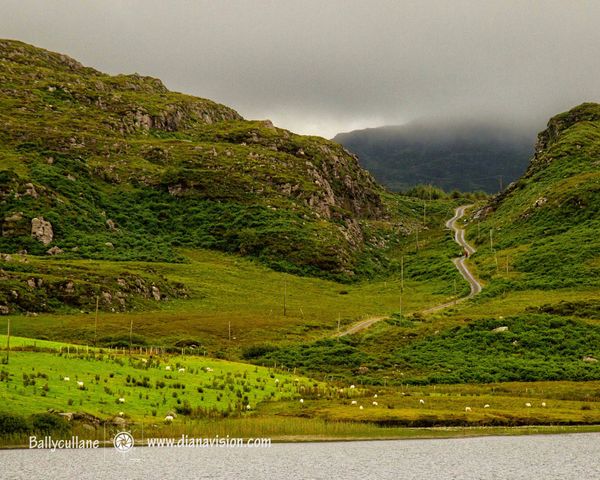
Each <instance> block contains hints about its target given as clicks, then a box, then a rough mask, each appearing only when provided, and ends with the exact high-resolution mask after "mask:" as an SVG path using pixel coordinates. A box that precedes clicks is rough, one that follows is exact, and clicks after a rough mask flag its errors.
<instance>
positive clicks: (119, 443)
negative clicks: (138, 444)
mask: <svg viewBox="0 0 600 480" xmlns="http://www.w3.org/2000/svg"><path fill="white" fill-rule="evenodd" d="M133 443H134V442H133V437H132V436H131V433H129V432H119V433H117V434H116V435H115V438H114V439H113V444H114V446H115V448H116V449H117V450H118V451H119V452H128V451H129V450H131V449H132V448H133Z"/></svg>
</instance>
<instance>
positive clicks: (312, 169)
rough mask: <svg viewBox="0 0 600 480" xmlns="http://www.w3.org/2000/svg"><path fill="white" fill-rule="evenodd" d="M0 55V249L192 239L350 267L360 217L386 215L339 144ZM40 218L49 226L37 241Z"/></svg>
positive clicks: (119, 255) (125, 254) (128, 253)
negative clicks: (36, 231) (0, 231)
mask: <svg viewBox="0 0 600 480" xmlns="http://www.w3.org/2000/svg"><path fill="white" fill-rule="evenodd" d="M0 57H1V58H2V63H0V80H1V87H0V88H1V94H2V99H1V103H0V119H1V122H0V123H1V125H2V126H1V127H0V158H1V159H2V163H1V165H2V170H1V172H0V198H1V201H2V204H1V206H2V210H1V213H2V219H3V221H2V238H1V240H0V251H3V252H7V253H12V252H16V251H18V250H23V249H26V250H27V251H28V252H29V253H33V254H44V253H45V252H46V251H47V250H49V249H51V248H52V247H57V248H60V250H62V251H63V252H62V253H60V254H61V255H63V256H65V257H66V256H68V257H84V258H105V259H109V258H110V259H118V260H121V259H136V260H157V259H160V260H177V259H178V257H177V254H176V253H175V252H174V247H176V246H191V247H203V248H215V249H219V250H223V251H230V252H240V253H243V254H247V255H252V256H255V257H258V258H260V259H261V260H263V261H264V262H265V263H267V264H269V265H271V266H274V267H277V268H281V269H285V270H289V271H295V272H299V273H312V274H315V273H321V272H326V273H330V274H332V275H345V274H350V273H351V272H353V271H354V270H355V269H356V264H357V261H358V257H359V256H360V253H361V252H362V251H363V250H364V247H365V246H366V244H368V241H369V239H368V238H367V237H368V235H367V234H366V227H365V226H364V225H361V224H360V222H363V221H364V222H368V221H369V220H376V219H383V218H385V217H386V209H385V207H384V205H383V202H382V199H381V194H382V190H381V189H380V187H379V186H378V185H377V184H376V183H375V182H374V181H373V179H372V178H371V177H370V175H369V174H367V173H366V172H365V171H363V170H362V169H361V168H360V167H359V166H358V163H357V161H356V159H355V158H354V157H352V156H350V155H348V154H347V153H346V152H344V150H343V149H342V148H341V147H340V146H339V145H337V144H335V143H332V142H329V141H326V140H324V139H320V138H316V137H302V136H299V135H295V134H292V133H290V132H288V131H285V130H282V129H278V128H275V127H274V126H273V125H272V124H271V123H270V122H269V121H245V120H244V119H242V118H241V116H240V115H238V114H237V113H236V112H235V111H233V110H232V109H230V108H228V107H225V106H223V105H219V104H216V103H214V102H212V101H209V100H204V99H199V98H195V97H191V96H188V95H183V94H179V93H174V92H169V91H168V90H167V89H166V88H165V86H164V85H163V84H162V83H161V82H160V81H159V80H157V79H154V78H148V77H142V76H139V75H118V76H113V77H111V76H108V75H104V74H102V73H100V72H98V71H96V70H93V69H91V68H86V67H83V66H81V65H80V64H79V63H77V62H76V61H74V60H72V59H70V58H68V57H65V56H64V55H58V54H54V53H50V52H47V51H45V50H41V49H38V48H34V47H31V46H29V45H25V44H22V43H19V42H13V41H7V40H3V41H1V42H0ZM42 217H43V222H41V221H36V222H37V223H36V225H37V226H38V227H39V229H42V228H44V226H46V227H45V228H46V229H47V230H48V231H50V228H51V229H52V233H53V235H52V236H46V237H44V238H42V237H43V234H42V233H39V234H37V238H36V234H35V233H34V234H33V235H32V219H33V218H38V219H40V220H41V219H42ZM45 222H50V225H49V224H47V223H45ZM38 227H34V228H38ZM40 231H41V230H40ZM40 240H41V241H40ZM108 243H110V244H112V246H111V245H108Z"/></svg>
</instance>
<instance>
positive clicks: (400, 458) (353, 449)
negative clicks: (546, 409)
mask: <svg viewBox="0 0 600 480" xmlns="http://www.w3.org/2000/svg"><path fill="white" fill-rule="evenodd" d="M0 478H2V479H11V480H12V479H15V480H16V479H27V480H35V479H38V478H40V479H41V478H43V479H81V480H84V479H96V478H102V479H109V478H117V479H154V478H156V479H196V478H207V479H219V478H227V479H232V480H235V479H263V478H264V479H273V480H276V479H277V480H278V479H285V480H296V479H327V480H330V479H337V478H344V479H394V480H396V479H443V480H449V479H461V480H462V479H466V480H468V479H477V480H480V479H486V480H487V479H510V480H516V479H544V480H548V479H561V480H564V479H577V480H594V479H600V434H597V433H589V434H570V435H540V436H521V437H483V438H463V439H447V440H403V441H372V442H334V443H300V444H298V443H296V444H274V445H273V446H271V447H270V448H236V449H227V448H217V447H213V448H204V449H203V448H160V449H159V448H134V449H133V450H131V451H129V452H127V453H120V452H117V451H116V450H114V449H112V448H104V449H99V450H71V451H66V450H57V451H55V452H50V451H44V450H39V451H38V450H5V451H0Z"/></svg>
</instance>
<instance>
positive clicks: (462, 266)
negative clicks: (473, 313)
mask: <svg viewBox="0 0 600 480" xmlns="http://www.w3.org/2000/svg"><path fill="white" fill-rule="evenodd" d="M470 206H471V205H462V206H460V207H458V208H456V210H455V211H454V216H453V217H452V218H451V219H450V220H448V221H447V222H446V228H448V229H450V230H453V231H454V241H455V242H456V243H458V245H460V247H461V248H463V249H464V250H465V251H466V252H467V253H468V256H469V257H470V256H471V255H472V254H474V253H475V248H473V247H472V246H471V245H470V244H469V243H468V242H467V241H466V240H465V230H464V229H463V228H461V227H459V226H458V225H457V222H458V221H459V220H460V219H461V218H462V217H464V215H465V210H466V209H467V208H469V207H470ZM466 260H467V257H465V256H461V257H457V258H454V259H453V260H452V263H454V265H455V266H456V268H457V269H458V271H459V272H460V274H461V275H462V277H463V278H464V279H465V280H466V281H467V282H468V283H469V286H470V287H471V291H470V292H469V294H468V295H466V296H464V297H460V298H457V299H455V300H451V301H450V302H446V303H442V304H441V305H436V306H435V307H431V308H428V309H426V310H421V313H423V314H428V313H434V312H438V311H440V310H443V309H444V308H448V307H451V306H454V305H456V304H457V303H460V302H464V301H465V300H468V299H469V298H472V297H474V296H475V295H477V294H478V293H479V292H481V289H482V286H481V283H479V282H478V281H477V279H476V278H475V276H474V275H473V274H472V273H471V271H470V270H469V267H468V266H467V264H466ZM386 318H389V317H388V316H386V315H380V316H376V317H369V318H367V319H365V320H362V321H360V322H358V323H355V324H354V325H352V326H351V327H349V328H348V329H346V330H344V331H343V332H341V333H338V334H337V335H336V336H337V337H343V336H345V335H352V334H354V333H357V332H360V331H361V330H364V329H366V328H369V327H370V326H371V325H373V324H374V323H377V322H380V321H381V320H385V319H386Z"/></svg>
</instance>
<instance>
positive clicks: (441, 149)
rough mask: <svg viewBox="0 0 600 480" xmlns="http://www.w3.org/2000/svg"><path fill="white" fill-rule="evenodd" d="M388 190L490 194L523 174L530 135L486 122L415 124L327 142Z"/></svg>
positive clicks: (370, 130) (527, 131) (529, 152)
mask: <svg viewBox="0 0 600 480" xmlns="http://www.w3.org/2000/svg"><path fill="white" fill-rule="evenodd" d="M333 140H334V141H336V142H339V143H341V144H342V145H343V146H344V147H346V148H347V149H349V150H351V151H352V152H354V153H356V154H357V155H358V156H359V159H360V163H361V165H362V166H363V167H364V168H366V169H367V170H369V171H371V173H372V174H373V175H374V176H375V178H376V179H377V180H378V181H379V182H381V183H383V184H384V185H386V186H387V187H388V188H390V189H391V190H395V191H399V190H406V189H408V188H410V187H411V186H414V185H417V184H432V185H436V186H439V187H441V188H443V189H444V190H447V191H449V190H453V189H458V190H461V191H476V190H483V191H485V192H488V193H494V192H497V191H499V190H500V188H501V187H505V186H506V185H508V184H509V183H510V182H512V181H514V180H516V179H517V178H518V177H519V176H520V175H522V174H523V172H524V171H525V169H526V168H527V165H528V163H529V159H530V158H531V156H532V154H533V145H534V143H535V132H534V131H533V130H531V128H528V129H519V128H516V127H511V126H506V125H498V124H494V123H492V122H487V123H486V122H477V121H474V120H473V121H468V122H464V121H463V122H442V121H439V120H438V121H420V122H415V123H410V124H406V125H400V126H385V127H379V128H368V129H364V130H355V131H352V132H347V133H339V134H338V135H336V136H335V137H334V139H333Z"/></svg>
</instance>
